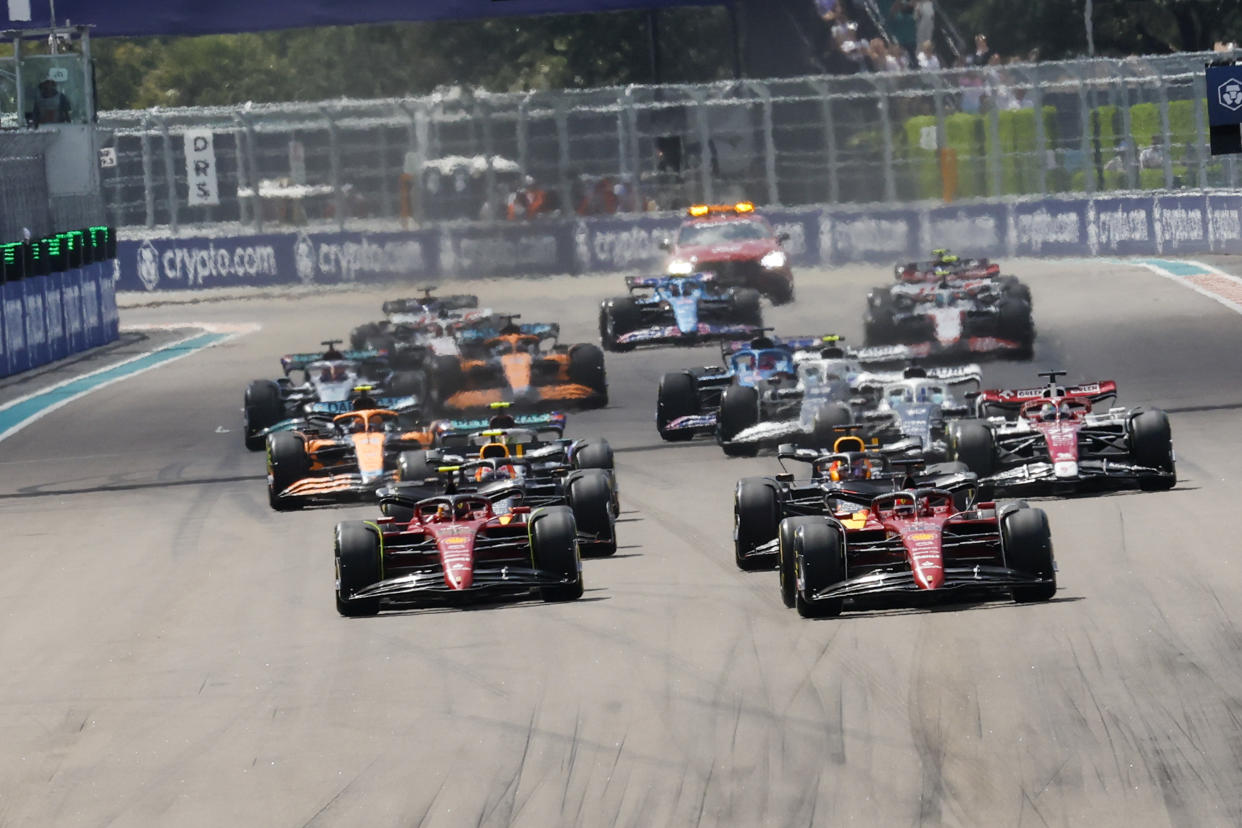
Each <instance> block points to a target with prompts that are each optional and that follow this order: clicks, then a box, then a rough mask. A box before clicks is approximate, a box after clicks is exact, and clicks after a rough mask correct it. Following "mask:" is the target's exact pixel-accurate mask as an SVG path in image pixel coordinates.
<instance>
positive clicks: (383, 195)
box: [376, 126, 397, 218]
mask: <svg viewBox="0 0 1242 828" xmlns="http://www.w3.org/2000/svg"><path fill="white" fill-rule="evenodd" d="M377 131H378V133H379V134H378V135H376V142H377V143H378V144H379V171H380V177H379V178H380V212H381V213H382V214H383V216H384V218H392V217H393V216H394V215H395V214H396V212H397V211H396V210H395V209H394V208H393V204H392V181H391V180H390V177H389V175H388V127H386V126H380V127H377Z"/></svg>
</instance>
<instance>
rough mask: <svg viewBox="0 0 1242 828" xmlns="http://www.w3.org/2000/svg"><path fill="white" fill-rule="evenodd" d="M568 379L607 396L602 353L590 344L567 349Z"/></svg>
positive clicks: (606, 378)
mask: <svg viewBox="0 0 1242 828" xmlns="http://www.w3.org/2000/svg"><path fill="white" fill-rule="evenodd" d="M569 379H570V380H571V381H572V382H576V383H578V384H579V385H585V386H586V387H587V388H590V389H591V390H592V391H595V392H597V393H599V394H603V395H604V397H605V399H607V396H608V377H607V374H606V373H605V370H604V352H603V351H601V350H600V349H599V347H598V346H596V345H592V344H590V343H582V344H579V345H575V346H573V347H572V348H570V349H569Z"/></svg>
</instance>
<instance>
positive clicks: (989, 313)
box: [863, 269, 1035, 359]
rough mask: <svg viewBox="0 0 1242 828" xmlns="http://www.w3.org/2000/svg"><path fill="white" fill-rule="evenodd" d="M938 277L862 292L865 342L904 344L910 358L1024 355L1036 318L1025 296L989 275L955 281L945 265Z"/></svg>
mask: <svg viewBox="0 0 1242 828" xmlns="http://www.w3.org/2000/svg"><path fill="white" fill-rule="evenodd" d="M937 275H938V276H939V279H938V281H935V282H932V283H921V282H915V283H909V284H905V283H903V284H896V285H889V286H885V287H881V288H876V289H874V290H872V291H871V292H870V293H869V294H868V296H867V310H866V313H865V314H864V317H863V328H864V332H865V336H866V342H867V344H868V345H904V346H906V348H907V349H908V351H909V353H910V356H911V357H916V358H921V359H926V358H937V357H962V356H977V355H994V356H1012V357H1015V358H1019V359H1029V358H1030V356H1031V353H1032V350H1033V349H1034V347H1035V345H1034V343H1035V323H1034V320H1033V318H1032V315H1031V303H1030V300H1029V296H1028V298H1025V299H1024V298H1022V296H1020V295H1015V294H1012V293H1010V292H1009V291H1008V290H1007V289H1006V288H1005V286H1004V285H1003V284H1002V283H1001V282H998V281H995V280H991V279H980V280H975V281H968V282H960V281H955V280H954V279H953V278H952V273H951V272H950V271H947V270H943V269H942V270H938V272H937Z"/></svg>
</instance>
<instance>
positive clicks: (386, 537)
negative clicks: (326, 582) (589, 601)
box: [335, 493, 582, 616]
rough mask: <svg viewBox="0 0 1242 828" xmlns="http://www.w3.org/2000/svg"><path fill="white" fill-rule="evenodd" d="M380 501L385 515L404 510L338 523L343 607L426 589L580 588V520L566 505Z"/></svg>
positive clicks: (465, 498) (545, 594)
mask: <svg viewBox="0 0 1242 828" xmlns="http://www.w3.org/2000/svg"><path fill="white" fill-rule="evenodd" d="M380 504H381V509H382V510H383V511H384V512H385V514H386V515H387V514H388V512H389V511H392V512H394V513H401V517H383V518H380V519H379V520H377V521H365V522H364V521H348V522H343V523H338V524H337V526H336V550H335V560H336V609H337V611H338V612H339V613H340V614H341V615H345V616H368V615H375V614H376V613H378V612H379V611H380V604H381V602H382V601H405V602H410V601H417V600H418V599H419V598H420V597H422V598H438V599H440V600H445V599H450V600H451V599H458V600H464V599H465V600H468V599H469V598H470V597H474V596H478V595H479V594H481V593H501V594H528V593H532V592H534V591H538V594H539V596H540V598H542V599H543V600H544V601H574V600H577V599H578V598H581V597H582V560H581V558H580V557H579V553H578V529H577V526H576V525H575V524H574V516H573V512H572V511H570V509H569V507H567V506H549V507H545V508H542V509H536V510H534V511H532V510H531V508H530V507H529V506H516V507H513V508H512V509H509V510H508V511H502V510H498V509H497V508H495V505H494V504H493V503H492V501H491V500H489V499H488V498H487V497H484V496H482V495H480V494H478V493H474V494H457V493H450V494H446V495H442V496H439V497H431V498H427V499H425V500H421V501H418V502H412V501H408V500H407V499H406V498H401V497H385V498H384V499H383V500H381V502H380ZM394 507H395V508H394Z"/></svg>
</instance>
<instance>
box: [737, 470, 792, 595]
mask: <svg viewBox="0 0 1242 828" xmlns="http://www.w3.org/2000/svg"><path fill="white" fill-rule="evenodd" d="M780 519H781V504H780V495H779V494H778V492H777V488H776V484H775V483H774V482H773V481H772V480H770V479H768V478H766V477H743V478H742V479H741V480H739V481H738V483H737V489H736V490H734V493H733V562H734V563H736V564H737V568H738V569H741V570H744V571H747V572H750V571H753V570H757V569H771V568H772V564H773V560H772V556H771V555H751V554H750V552H751V550H753V549H754V548H755V547H757V546H760V545H761V544H765V543H767V542H768V541H770V540H773V539H774V538H776V533H777V525H778V524H779V523H780Z"/></svg>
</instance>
